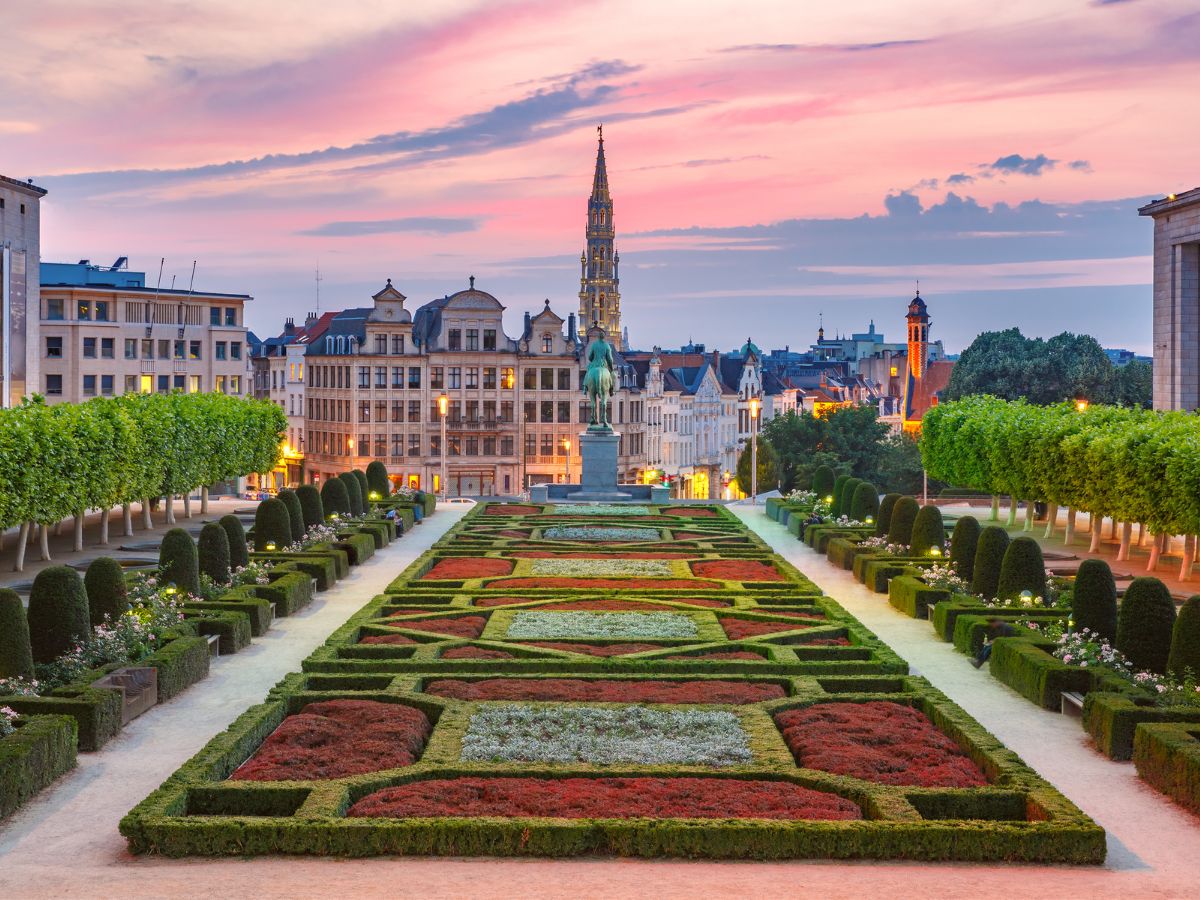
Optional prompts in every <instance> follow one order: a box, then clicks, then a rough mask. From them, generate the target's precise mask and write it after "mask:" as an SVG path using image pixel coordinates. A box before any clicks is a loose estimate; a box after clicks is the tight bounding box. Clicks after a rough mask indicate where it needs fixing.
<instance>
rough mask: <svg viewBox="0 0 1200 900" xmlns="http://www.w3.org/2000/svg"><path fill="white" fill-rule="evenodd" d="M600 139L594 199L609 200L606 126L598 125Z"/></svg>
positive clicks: (594, 178) (593, 186) (593, 189)
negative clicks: (605, 146)
mask: <svg viewBox="0 0 1200 900" xmlns="http://www.w3.org/2000/svg"><path fill="white" fill-rule="evenodd" d="M596 133H597V134H599V135H600V140H599V143H598V145H597V148H596V174H595V175H593V176H592V199H593V200H600V201H605V200H608V167H607V166H606V165H605V164H604V126H603V125H597V126H596Z"/></svg>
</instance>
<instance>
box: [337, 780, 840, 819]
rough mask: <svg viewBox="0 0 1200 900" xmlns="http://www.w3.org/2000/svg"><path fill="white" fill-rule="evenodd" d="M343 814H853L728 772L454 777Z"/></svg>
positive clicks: (400, 790)
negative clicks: (710, 774) (722, 775)
mask: <svg viewBox="0 0 1200 900" xmlns="http://www.w3.org/2000/svg"><path fill="white" fill-rule="evenodd" d="M347 815H349V816H352V817H355V818H358V817H372V818H379V817H383V818H396V819H407V818H423V817H430V816H513V817H530V816H533V817H539V818H540V817H550V818H557V819H628V818H635V817H637V818H643V817H644V818H650V819H666V818H682V819H730V818H739V819H789V820H803V819H825V820H828V819H861V818H862V812H861V811H860V810H859V808H858V807H857V806H856V805H855V804H853V803H851V802H850V801H849V800H846V799H845V798H843V797H838V796H836V795H834V794H826V793H823V792H821V791H814V790H812V789H810V788H804V787H800V786H799V785H795V784H789V783H787V782H783V781H753V780H739V779H733V778H558V779H545V778H454V779H436V780H432V781H416V782H412V783H410V784H405V785H401V786H400V787H394V788H387V789H386V790H382V791H378V792H376V793H374V794H370V795H368V796H366V797H364V798H363V799H362V800H359V801H358V802H357V803H355V804H354V806H352V807H351V808H350V811H349V813H347Z"/></svg>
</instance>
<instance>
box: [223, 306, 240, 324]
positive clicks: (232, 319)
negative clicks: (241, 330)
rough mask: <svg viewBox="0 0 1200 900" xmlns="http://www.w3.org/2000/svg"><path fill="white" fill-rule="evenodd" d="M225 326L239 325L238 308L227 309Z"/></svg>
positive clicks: (229, 307)
mask: <svg viewBox="0 0 1200 900" xmlns="http://www.w3.org/2000/svg"><path fill="white" fill-rule="evenodd" d="M225 324H226V325H236V324H237V307H236V306H227V307H225Z"/></svg>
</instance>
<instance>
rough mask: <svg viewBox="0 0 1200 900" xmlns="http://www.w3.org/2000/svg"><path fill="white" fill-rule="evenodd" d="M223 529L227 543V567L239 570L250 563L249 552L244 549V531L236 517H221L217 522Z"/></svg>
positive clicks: (240, 521)
mask: <svg viewBox="0 0 1200 900" xmlns="http://www.w3.org/2000/svg"><path fill="white" fill-rule="evenodd" d="M217 524H218V525H220V526H221V527H222V528H224V529H225V537H226V539H227V540H228V542H229V566H230V568H232V569H240V568H242V566H245V565H248V564H249V562H250V552H249V551H248V550H247V549H246V529H245V528H243V527H242V520H241V519H239V518H238V517H237V516H221V518H220V520H218V522H217Z"/></svg>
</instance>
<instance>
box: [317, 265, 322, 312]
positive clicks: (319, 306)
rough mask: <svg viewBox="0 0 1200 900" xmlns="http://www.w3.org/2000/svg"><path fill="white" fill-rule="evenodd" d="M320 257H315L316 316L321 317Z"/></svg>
mask: <svg viewBox="0 0 1200 900" xmlns="http://www.w3.org/2000/svg"><path fill="white" fill-rule="evenodd" d="M321 281H322V279H321V257H319V256H318V257H317V318H318V319H319V318H321Z"/></svg>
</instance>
